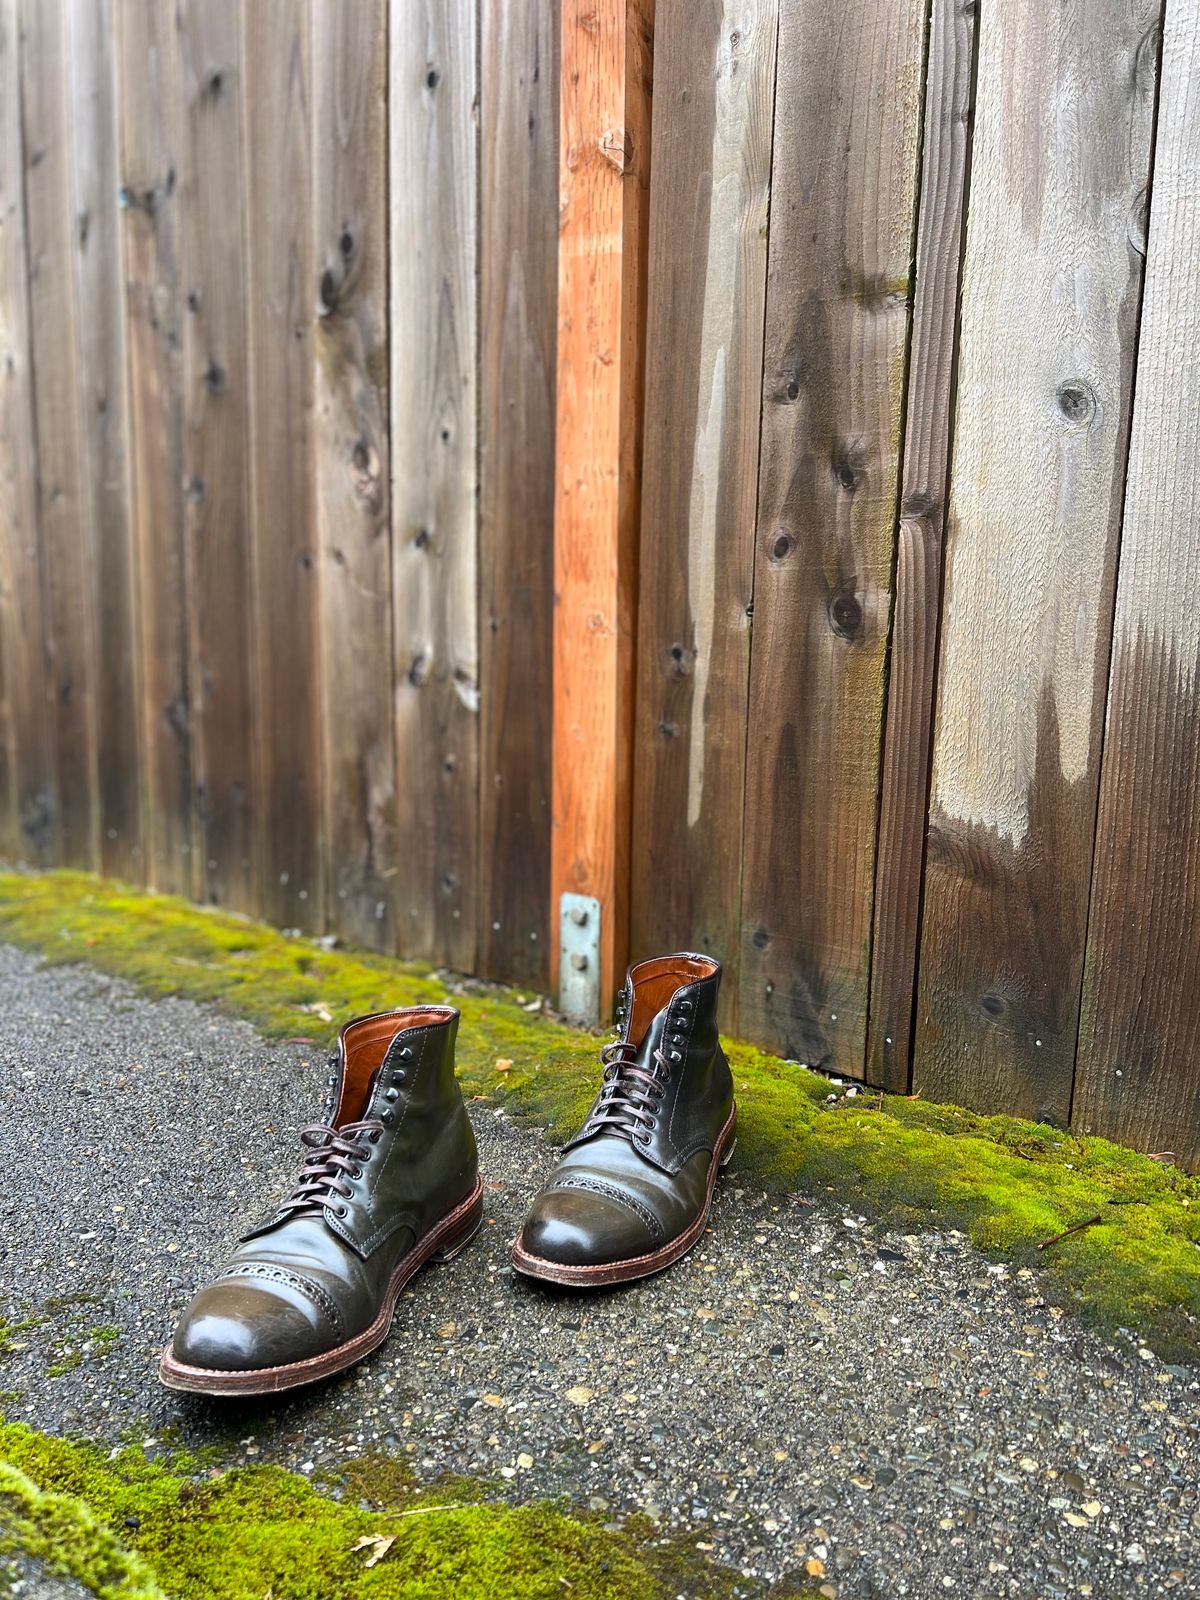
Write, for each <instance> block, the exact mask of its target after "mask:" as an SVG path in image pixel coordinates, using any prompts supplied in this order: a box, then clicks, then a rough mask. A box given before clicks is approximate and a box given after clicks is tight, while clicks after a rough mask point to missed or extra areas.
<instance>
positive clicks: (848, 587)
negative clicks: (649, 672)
mask: <svg viewBox="0 0 1200 1600" xmlns="http://www.w3.org/2000/svg"><path fill="white" fill-rule="evenodd" d="M924 18H925V7H924V5H923V4H920V3H918V0H903V3H901V4H884V3H883V0H853V3H851V4H850V5H849V6H848V7H845V8H843V9H841V10H838V11H831V10H830V9H829V8H828V7H825V6H822V5H819V4H816V3H813V0H800V3H796V4H791V5H787V6H783V7H781V11H780V29H779V63H778V73H777V86H776V93H775V105H776V116H775V146H774V149H775V154H774V160H773V171H772V178H771V237H770V267H769V276H768V285H767V311H766V319H767V326H766V336H765V346H766V348H765V359H764V374H763V420H762V456H761V468H760V476H759V499H758V527H757V542H756V553H755V589H754V623H753V634H752V643H751V670H750V718H749V737H748V746H749V748H748V754H747V774H746V808H747V822H746V828H745V847H744V882H743V903H742V979H741V986H740V988H741V1022H740V1025H741V1028H742V1030H743V1031H744V1032H746V1033H747V1034H748V1035H749V1036H751V1037H753V1038H755V1039H759V1040H762V1041H764V1042H766V1043H768V1044H770V1045H771V1046H773V1047H774V1048H776V1049H778V1050H779V1051H780V1052H781V1053H782V1054H784V1055H785V1056H788V1057H791V1058H797V1059H799V1060H802V1061H806V1062H810V1063H812V1064H814V1065H819V1066H824V1067H831V1068H835V1069H837V1070H838V1071H839V1072H843V1073H847V1074H850V1075H853V1076H859V1075H860V1074H861V1073H862V1071H863V1066H864V1058H865V1050H866V1012H867V982H868V965H869V949H870V938H871V916H872V883H873V876H874V854H875V834H876V820H877V804H876V796H877V793H878V782H879V757H880V743H881V730H882V718H883V702H884V658H885V647H886V642H887V630H888V618H889V612H890V593H891V582H892V565H893V553H894V542H895V541H894V528H895V516H896V490H897V459H898V453H899V443H900V411H901V393H902V388H903V378H904V355H905V344H906V336H907V330H908V297H909V268H910V257H911V249H912V231H913V221H914V211H915V188H916V170H917V147H918V137H919V131H920V104H921V65H922V60H923V46H924Z"/></svg>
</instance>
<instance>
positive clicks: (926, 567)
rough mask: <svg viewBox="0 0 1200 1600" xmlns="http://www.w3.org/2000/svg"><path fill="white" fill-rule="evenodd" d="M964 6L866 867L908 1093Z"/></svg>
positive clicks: (920, 333)
mask: <svg viewBox="0 0 1200 1600" xmlns="http://www.w3.org/2000/svg"><path fill="white" fill-rule="evenodd" d="M975 13H976V7H975V3H974V0H934V3H933V8H932V11H931V14H930V24H929V26H930V37H929V50H928V61H927V66H926V73H925V133H924V138H923V140H922V158H921V198H920V209H919V216H918V222H917V254H916V283H915V286H914V291H913V312H912V331H911V334H910V337H909V360H908V373H909V378H908V393H907V397H906V402H905V407H906V409H905V424H904V455H903V467H902V469H901V480H900V529H899V543H898V547H897V551H896V577H895V598H894V600H893V606H892V629H891V648H890V653H889V658H888V697H887V717H886V721H885V725H884V744H883V763H882V777H881V783H880V802H879V840H878V847H877V851H876V865H875V920H874V933H873V938H872V943H871V991H870V1010H869V1023H868V1030H867V1072H866V1075H867V1079H868V1081H869V1082H871V1083H873V1084H877V1085H879V1086H880V1087H881V1088H886V1089H891V1090H893V1091H896V1092H901V1093H902V1092H903V1091H904V1090H906V1089H907V1088H908V1079H909V1065H910V1059H911V1046H912V1022H913V997H914V991H915V984H916V968H917V938H918V931H919V929H918V924H919V917H920V905H921V877H922V868H923V865H924V859H925V809H926V803H927V800H928V797H929V764H930V758H931V755H932V735H933V694H934V669H935V663H936V660H937V641H938V628H939V624H940V621H941V604H942V553H943V542H942V536H943V533H944V530H945V520H946V495H947V489H948V483H949V472H950V421H951V417H952V415H953V409H954V373H955V361H954V356H955V345H956V340H957V328H958V290H959V279H960V276H961V270H962V243H963V226H964V221H965V215H966V183H967V162H968V157H969V139H970V113H971V93H972V69H973V65H974V58H975Z"/></svg>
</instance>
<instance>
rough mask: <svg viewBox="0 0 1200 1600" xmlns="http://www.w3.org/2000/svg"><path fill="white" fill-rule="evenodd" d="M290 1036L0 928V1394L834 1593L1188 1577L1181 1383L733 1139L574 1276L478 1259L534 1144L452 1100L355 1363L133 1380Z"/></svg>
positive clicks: (1017, 1588) (990, 1592)
mask: <svg viewBox="0 0 1200 1600" xmlns="http://www.w3.org/2000/svg"><path fill="white" fill-rule="evenodd" d="M323 1071H324V1067H323V1064H322V1060H321V1053H320V1052H319V1051H318V1050H317V1049H316V1048H315V1047H313V1046H307V1045H305V1044H303V1043H292V1044H287V1045H274V1044H266V1043H264V1042H263V1041H262V1040H261V1039H260V1038H259V1037H258V1035H257V1034H256V1033H255V1032H254V1030H253V1029H252V1028H250V1027H249V1026H247V1025H245V1024H242V1023H237V1022H231V1021H228V1020H226V1019H224V1018H222V1017H220V1016H218V1015H217V1014H216V1013H214V1012H211V1011H208V1010H206V1009H204V1008H202V1007H198V1006H195V1005H193V1004H191V1003H188V1002H184V1001H175V1000H167V1001H148V1000H144V999H141V998H139V997H138V996H137V995H136V994H135V993H134V992H133V991H132V990H131V989H129V988H128V987H127V986H125V985H124V984H121V983H118V982H115V981H113V980H110V979H108V978H105V977H103V976H101V975H98V974H96V973H94V972H91V971H89V970H85V969H78V968H67V969H64V968H56V969H47V968H43V967H41V966H40V965H39V963H38V962H37V961H36V960H35V959H34V958H32V957H30V956H28V955H25V954H22V953H20V952H17V951H13V950H10V949H6V948H3V947H0V1316H4V1317H7V1319H8V1320H9V1323H10V1324H20V1323H21V1322H22V1321H23V1320H24V1319H26V1318H33V1319H35V1320H34V1322H33V1323H32V1325H31V1326H29V1327H25V1328H22V1327H20V1326H17V1327H15V1328H13V1329H10V1332H9V1335H8V1338H9V1341H10V1344H9V1348H8V1350H7V1352H6V1353H3V1354H0V1390H3V1391H6V1393H5V1394H4V1397H3V1399H0V1406H2V1407H3V1408H4V1409H5V1411H6V1412H7V1415H8V1416H9V1418H10V1419H13V1420H18V1419H20V1420H25V1421H28V1422H29V1423H31V1424H32V1425H34V1426H36V1427H38V1428H41V1429H44V1430H47V1431H50V1432H70V1433H74V1434H83V1435H86V1436H89V1437H92V1438H98V1439H102V1440H105V1441H111V1442H117V1441H120V1440H125V1439H133V1440H138V1441H148V1443H147V1449H148V1450H149V1451H151V1452H153V1451H154V1450H155V1449H156V1448H157V1441H159V1440H160V1439H161V1437H162V1435H163V1434H164V1432H165V1431H166V1430H167V1429H170V1430H171V1438H172V1440H181V1441H182V1442H184V1443H187V1444H202V1443H212V1442H214V1441H218V1442H221V1443H223V1444H224V1445H225V1446H226V1447H227V1448H228V1450H229V1452H230V1456H231V1459H233V1460H236V1461H241V1460H249V1461H263V1460H272V1461H279V1462H281V1463H283V1464H285V1465H287V1466H290V1467H293V1468H295V1469H298V1470H300V1471H302V1472H307V1473H311V1472H314V1471H319V1470H320V1469H322V1468H325V1467H329V1466H336V1465H338V1464H340V1463H343V1462H345V1461H346V1460H347V1459H349V1458H352V1457H354V1456H355V1455H359V1454H371V1453H375V1452H378V1451H380V1450H381V1449H382V1450H386V1451H389V1452H393V1453H396V1454H401V1455H403V1456H405V1457H406V1458H407V1459H408V1461H409V1462H410V1463H411V1465H412V1466H413V1468H414V1469H415V1470H416V1471H417V1472H418V1473H421V1474H423V1475H434V1474H437V1473H440V1472H444V1471H447V1470H450V1471H454V1472H464V1473H470V1474H473V1475H477V1476H484V1477H487V1478H488V1479H489V1480H492V1481H494V1482H495V1483H496V1485H497V1488H498V1490H499V1491H500V1492H502V1493H504V1494H506V1495H508V1496H510V1497H512V1498H514V1499H529V1498H536V1497H540V1496H546V1495H558V1494H564V1493H565V1494H568V1495H570V1496H572V1497H573V1498H574V1500H575V1501H576V1503H577V1504H579V1505H581V1506H584V1507H590V1508H591V1509H593V1510H596V1511H599V1512H602V1513H606V1514H607V1516H608V1519H609V1520H610V1521H613V1522H619V1521H620V1519H621V1518H622V1516H623V1515H624V1514H626V1513H628V1512H630V1511H633V1510H639V1511H642V1512H645V1513H648V1514H649V1515H650V1516H651V1517H654V1518H657V1519H659V1520H660V1521H661V1523H662V1525H663V1527H664V1529H667V1528H672V1527H680V1528H684V1529H686V1530H688V1531H689V1533H690V1536H691V1537H692V1538H693V1539H694V1540H695V1542H696V1543H698V1544H700V1545H701V1547H702V1548H704V1549H706V1550H711V1551H712V1552H713V1554H714V1555H715V1556H716V1557H717V1558H718V1559H720V1560H723V1561H726V1562H730V1563H733V1564H735V1565H737V1566H738V1567H741V1568H743V1569H744V1570H746V1571H750V1572H754V1573H757V1574H760V1575H764V1576H777V1575H779V1574H781V1573H783V1572H786V1571H789V1570H790V1571H799V1572H804V1571H806V1570H807V1571H808V1572H810V1573H811V1574H813V1575H814V1577H815V1578H816V1581H817V1582H818V1583H819V1584H823V1585H825V1586H826V1589H825V1592H826V1593H827V1594H830V1595H836V1596H837V1597H838V1600H852V1597H863V1600H867V1597H872V1600H874V1597H885V1596H892V1595H910V1596H916V1597H919V1600H927V1597H930V1596H934V1595H942V1594H946V1593H952V1592H953V1593H962V1594H964V1595H965V1594H970V1595H973V1596H980V1597H985V1596H986V1597H992V1596H995V1597H1002V1596H1004V1597H1007V1596H1019V1597H1021V1600H1030V1597H1033V1596H1038V1597H1041V1596H1060V1595H1076V1594H1079V1595H1093V1596H1096V1597H1098V1600H1110V1597H1111V1600H1117V1597H1124V1596H1127V1595H1138V1594H1141V1593H1151V1594H1158V1593H1162V1592H1164V1591H1166V1592H1170V1593H1172V1594H1180V1595H1200V1510H1198V1508H1197V1462H1198V1461H1200V1383H1198V1382H1197V1381H1196V1379H1195V1378H1194V1377H1193V1376H1192V1375H1191V1374H1190V1373H1188V1372H1187V1371H1186V1370H1184V1369H1182V1368H1178V1367H1166V1366H1164V1365H1163V1364H1162V1363H1160V1362H1159V1361H1158V1360H1157V1359H1155V1358H1154V1357H1153V1356H1152V1355H1151V1354H1150V1352H1149V1351H1148V1350H1145V1349H1142V1348H1140V1347H1139V1345H1138V1343H1137V1341H1136V1339H1131V1340H1129V1341H1125V1342H1119V1343H1117V1344H1115V1345H1109V1344H1106V1343H1105V1342H1103V1341H1102V1340H1100V1339H1098V1338H1095V1337H1093V1336H1092V1335H1090V1334H1087V1333H1084V1332H1082V1331H1081V1330H1080V1329H1079V1327H1078V1326H1076V1325H1075V1324H1074V1323H1073V1322H1072V1320H1071V1318H1070V1317H1069V1316H1064V1315H1062V1314H1061V1313H1060V1312H1059V1311H1058V1310H1057V1309H1055V1308H1053V1307H1049V1306H1047V1305H1046V1304H1045V1303H1044V1302H1043V1301H1042V1299H1041V1298H1040V1296H1039V1294H1038V1292H1037V1283H1036V1279H1035V1278H1033V1277H1032V1276H1031V1275H1030V1274H1029V1273H1028V1272H1024V1271H1022V1272H1016V1273H1010V1271H1008V1270H1007V1269H1005V1268H1003V1267H997V1266H993V1265H989V1264H988V1263H987V1262H986V1261H985V1260H984V1259H983V1258H982V1257H980V1256H979V1255H978V1254H976V1253H975V1252H974V1251H973V1250H972V1249H971V1248H970V1247H969V1245H968V1244H967V1243H966V1241H965V1240H964V1239H963V1238H962V1237H961V1236H957V1235H954V1234H925V1235H922V1236H920V1237H916V1236H901V1235H896V1234H891V1233H888V1232H887V1230H886V1229H884V1228H882V1227H879V1226H877V1225H874V1224H870V1223H867V1222H865V1221H864V1220H863V1219H861V1218H858V1217H853V1216H849V1217H847V1216H843V1215H842V1214H841V1213H836V1212H825V1211H822V1210H821V1209H820V1207H817V1206H813V1205H810V1204H805V1203H803V1202H801V1201H798V1200H786V1199H784V1200H781V1199H779V1198H778V1197H768V1196H766V1195H764V1194H763V1193H762V1192H761V1191H760V1190H759V1189H757V1188H756V1187H755V1186H754V1184H753V1179H752V1177H751V1176H749V1175H747V1174H740V1173H739V1172H738V1165H737V1158H736V1156H735V1158H734V1162H733V1166H732V1167H731V1169H730V1172H729V1174H728V1176H727V1177H726V1178H725V1179H724V1180H723V1181H722V1183H721V1184H719V1185H718V1190H717V1200H716V1203H715V1205H714V1209H713V1216H712V1228H711V1231H710V1233H709V1234H707V1235H706V1236H705V1238H704V1239H703V1240H702V1241H701V1244H700V1245H699V1246H698V1247H697V1249H696V1250H695V1251H694V1252H693V1254H692V1255H691V1256H690V1257H688V1258H687V1259H686V1260H685V1261H684V1262H682V1263H681V1264H680V1265H678V1266H677V1267H675V1268H674V1269H673V1270H671V1271H670V1272H667V1273H665V1274H663V1275H662V1276H660V1277H658V1278H654V1279H651V1280H648V1281H647V1282H645V1283H642V1284H638V1285H632V1286H629V1287H627V1288H625V1289H622V1290H617V1291H609V1292H605V1293H603V1294H599V1295H593V1296H588V1297H585V1296H582V1295H578V1294H571V1293H568V1292H548V1291H546V1290H544V1289H542V1288H540V1287H537V1286H533V1285H530V1284H527V1283H525V1282H524V1281H522V1280H520V1279H516V1278H514V1276H513V1274H512V1273H511V1271H510V1269H509V1267H508V1262H507V1251H508V1245H509V1242H510V1240H511V1239H512V1237H513V1235H514V1234H515V1233H516V1231H517V1229H518V1227H519V1225H520V1220H521V1217H522V1214H523V1211H524V1208H525V1206H526V1205H527V1204H528V1202H529V1199H530V1197H531V1196H532V1194H533V1192H534V1190H535V1188H536V1187H537V1185H538V1184H539V1183H540V1182H541V1180H542V1179H543V1178H544V1176H545V1175H546V1173H547V1172H548V1170H549V1168H550V1166H551V1164H552V1161H553V1152H552V1151H551V1150H550V1149H549V1148H548V1147H547V1146H546V1145H545V1144H544V1143H543V1142H542V1140H541V1139H540V1138H539V1137H538V1136H537V1135H536V1134H535V1133H533V1132H530V1131H528V1130H525V1129H521V1128H517V1127H514V1126H513V1125H512V1123H511V1122H509V1120H508V1119H507V1118H506V1117H505V1116H504V1115H503V1114H501V1113H498V1112H496V1111H495V1110H494V1109H492V1108H490V1107H488V1106H487V1105H484V1104H482V1103H480V1104H477V1105H475V1106H474V1107H473V1108H472V1110H473V1114H474V1121H475V1126H476V1131H477V1133H478V1136H479V1145H480V1157H481V1164H482V1168H483V1172H484V1177H485V1181H486V1182H487V1184H488V1189H487V1222H486V1225H485V1227H484V1230H483V1233H482V1235H481V1236H480V1239H479V1241H478V1242H477V1243H476V1244H475V1245H473V1246H472V1247H471V1248H470V1249H469V1250H468V1251H466V1252H465V1253H464V1254H463V1255H461V1256H460V1257H458V1258H457V1259H456V1260H455V1261H453V1262H452V1263H450V1264H449V1265H447V1266H444V1267H437V1268H430V1269H429V1270H428V1271H426V1272H425V1273H424V1274H422V1276H421V1277H420V1278H419V1279H418V1280H417V1281H416V1283H415V1285H414V1286H413V1288H411V1289H410V1290H409V1292H408V1293H407V1294H406V1295H405V1296H404V1297H403V1299H402V1300H401V1302H400V1305H399V1307H398V1310H397V1315H396V1321H395V1325H394V1330H393V1334H392V1338H391V1339H390V1341H389V1342H388V1344H387V1345H386V1346H385V1347H384V1348H383V1350H382V1351H380V1352H379V1353H377V1354H376V1355H375V1356H374V1357H372V1358H371V1359H370V1360H369V1361H368V1362H367V1363H365V1364H364V1365H363V1366H361V1367H360V1368H359V1369H357V1371H356V1372H354V1373H351V1374H348V1375H346V1376H345V1377H343V1378H342V1379H339V1380H336V1381H334V1382H333V1383H331V1384H328V1385H326V1386H325V1387H323V1388H320V1389H317V1390H315V1391H312V1392H309V1393H304V1394H302V1395H300V1396H299V1397H293V1398H289V1399H284V1400H280V1399H275V1400H272V1401H264V1402H254V1403H246V1402H236V1403H234V1402H224V1403H222V1404H217V1403H214V1402H211V1401H209V1402H205V1401H198V1400H192V1399H189V1398H188V1397H185V1396H177V1395H171V1394H168V1393H167V1392H166V1391H165V1390H163V1389H161V1388H160V1387H159V1385H158V1383H157V1381H156V1378H155V1362H156V1360H157V1355H158V1351H159V1349H160V1347H161V1346H162V1344H163V1343H164V1341H165V1340H166V1338H167V1337H168V1335H169V1332H170V1327H171V1323H172V1318H173V1316H174V1314H175V1313H176V1312H177V1311H178V1310H179V1309H180V1308H181V1307H182V1305H183V1304H184V1302H185V1301H186V1300H187V1298H188V1295H189V1293H190V1291H191V1289H192V1287H193V1285H194V1284H195V1283H196V1282H197V1281H199V1280H201V1279H202V1278H203V1277H204V1276H205V1275H206V1274H208V1273H211V1272H212V1271H213V1270H214V1269H215V1268H216V1267H217V1266H218V1265H219V1264H220V1262H221V1260H222V1257H223V1253H224V1252H225V1251H226V1250H227V1249H228V1248H229V1246H230V1244H231V1243H232V1241H233V1239H234V1238H235V1237H236V1234H237V1232H238V1231H239V1226H238V1224H239V1220H240V1219H241V1218H242V1217H243V1216H246V1215H247V1214H249V1215H253V1216H256V1215H258V1214H259V1213H260V1212H261V1211H262V1210H263V1209H264V1207H265V1203H266V1200H267V1199H268V1197H274V1196H276V1195H278V1194H279V1192H280V1191H282V1190H284V1189H285V1188H288V1187H290V1180H291V1177H292V1176H293V1174H294V1171H295V1167H296V1162H297V1150H298V1147H297V1144H296V1141H295V1130H296V1129H297V1128H298V1127H299V1126H301V1125H302V1124H303V1123H305V1122H307V1121H310V1120H312V1118H313V1116H314V1115H315V1114H316V1112H317V1110H318V1108H319V1105H320V1102H321V1098H322V1081H323Z"/></svg>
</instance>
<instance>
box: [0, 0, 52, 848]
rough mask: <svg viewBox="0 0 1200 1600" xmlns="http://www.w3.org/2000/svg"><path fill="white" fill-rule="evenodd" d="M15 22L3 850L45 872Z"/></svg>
mask: <svg viewBox="0 0 1200 1600" xmlns="http://www.w3.org/2000/svg"><path fill="white" fill-rule="evenodd" d="M17 13H18V0H0V652H2V655H3V673H2V679H3V705H4V724H5V726H4V738H5V746H4V760H5V765H6V770H5V774H4V780H3V785H2V787H0V812H2V814H3V823H2V826H0V841H2V848H3V850H4V852H5V854H6V855H8V856H10V857H12V858H14V859H20V860H25V861H31V862H33V863H35V864H37V865H39V866H44V865H47V864H48V862H49V860H50V857H51V848H52V844H53V817H54V755H53V750H52V747H51V743H50V739H49V736H48V722H47V713H48V704H47V697H48V692H49V680H48V677H47V671H46V658H45V651H44V646H43V616H42V581H41V567H40V563H39V559H38V554H39V542H38V522H37V428H36V423H35V419H34V411H33V362H32V351H31V348H30V333H29V259H28V255H27V252H26V238H25V187H24V164H25V163H24V147H23V144H22V137H21V74H20V60H19V49H18V14H17Z"/></svg>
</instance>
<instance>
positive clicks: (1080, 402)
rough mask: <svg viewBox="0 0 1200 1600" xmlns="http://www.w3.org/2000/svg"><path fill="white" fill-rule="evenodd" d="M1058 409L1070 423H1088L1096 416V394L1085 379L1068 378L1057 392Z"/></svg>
mask: <svg viewBox="0 0 1200 1600" xmlns="http://www.w3.org/2000/svg"><path fill="white" fill-rule="evenodd" d="M1055 394H1056V398H1057V400H1058V409H1059V410H1060V411H1061V412H1062V414H1063V416H1064V417H1065V418H1066V419H1067V421H1068V422H1078V423H1087V422H1090V421H1091V420H1092V418H1093V417H1094V416H1095V415H1096V394H1095V391H1094V390H1093V388H1092V386H1091V384H1089V383H1087V382H1086V381H1085V380H1084V379H1083V378H1067V379H1066V380H1065V381H1064V382H1062V383H1060V384H1059V386H1058V389H1057V390H1056V391H1055Z"/></svg>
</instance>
